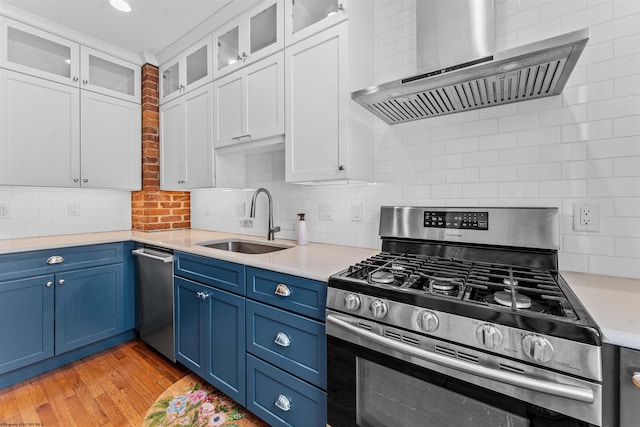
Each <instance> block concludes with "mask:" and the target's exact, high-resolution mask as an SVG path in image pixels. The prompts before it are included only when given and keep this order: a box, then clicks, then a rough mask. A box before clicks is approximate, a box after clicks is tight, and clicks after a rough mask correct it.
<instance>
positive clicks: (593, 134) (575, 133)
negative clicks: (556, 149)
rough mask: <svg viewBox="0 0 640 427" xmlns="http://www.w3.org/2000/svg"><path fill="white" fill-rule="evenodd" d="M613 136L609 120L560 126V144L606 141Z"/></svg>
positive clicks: (611, 124)
mask: <svg viewBox="0 0 640 427" xmlns="http://www.w3.org/2000/svg"><path fill="white" fill-rule="evenodd" d="M612 136H613V123H612V121H611V120H599V121H592V122H585V123H577V124H573V125H565V126H562V142H576V141H588V140H594V139H606V138H611V137H612Z"/></svg>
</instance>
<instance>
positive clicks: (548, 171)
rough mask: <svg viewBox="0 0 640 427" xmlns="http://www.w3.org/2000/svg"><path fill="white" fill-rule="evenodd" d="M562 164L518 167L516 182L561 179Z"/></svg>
mask: <svg viewBox="0 0 640 427" xmlns="http://www.w3.org/2000/svg"><path fill="white" fill-rule="evenodd" d="M561 178H562V164H561V163H559V162H556V163H538V164H527V165H519V166H518V180H520V181H534V180H535V181H542V180H547V179H561Z"/></svg>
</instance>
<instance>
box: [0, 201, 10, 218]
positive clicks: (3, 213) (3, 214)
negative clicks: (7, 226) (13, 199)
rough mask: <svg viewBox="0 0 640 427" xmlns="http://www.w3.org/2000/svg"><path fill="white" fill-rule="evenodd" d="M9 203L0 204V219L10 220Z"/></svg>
mask: <svg viewBox="0 0 640 427" xmlns="http://www.w3.org/2000/svg"><path fill="white" fill-rule="evenodd" d="M10 217H11V212H10V209H9V202H0V218H10Z"/></svg>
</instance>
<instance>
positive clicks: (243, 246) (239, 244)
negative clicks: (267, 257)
mask: <svg viewBox="0 0 640 427" xmlns="http://www.w3.org/2000/svg"><path fill="white" fill-rule="evenodd" d="M196 245H198V246H204V247H206V248H212V249H220V250H223V251H229V252H239V253H243V254H267V253H270V252H276V251H281V250H283V249H289V248H292V247H293V246H289V245H281V244H278V243H262V242H256V241H252V240H241V239H225V240H212V241H209V242H201V243H196Z"/></svg>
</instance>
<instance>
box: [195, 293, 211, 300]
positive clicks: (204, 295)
mask: <svg viewBox="0 0 640 427" xmlns="http://www.w3.org/2000/svg"><path fill="white" fill-rule="evenodd" d="M196 295H197V296H198V298H201V299H207V298H209V294H208V293H206V292H198V293H197V294H196Z"/></svg>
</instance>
